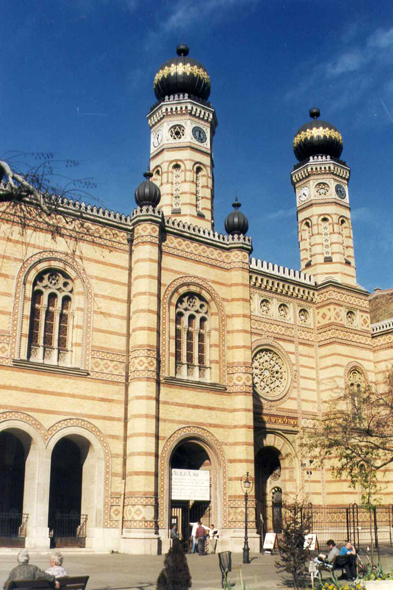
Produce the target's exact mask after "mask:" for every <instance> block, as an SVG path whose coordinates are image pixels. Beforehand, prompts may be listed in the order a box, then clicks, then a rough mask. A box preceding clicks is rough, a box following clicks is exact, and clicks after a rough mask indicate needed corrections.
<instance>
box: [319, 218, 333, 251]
mask: <svg viewBox="0 0 393 590" xmlns="http://www.w3.org/2000/svg"><path fill="white" fill-rule="evenodd" d="M321 228H322V241H323V254H324V257H325V262H331V258H332V250H331V246H330V222H329V219H328V217H322V219H321Z"/></svg>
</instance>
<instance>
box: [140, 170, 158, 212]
mask: <svg viewBox="0 0 393 590" xmlns="http://www.w3.org/2000/svg"><path fill="white" fill-rule="evenodd" d="M143 176H144V177H145V178H146V180H145V181H144V182H142V183H141V184H140V185H139V186H138V188H137V189H136V191H135V201H136V204H137V205H138V207H147V206H151V207H157V205H158V203H159V202H160V200H161V191H160V189H159V188H158V186H157V185H156V184H155V183H154V182H152V181H151V178H152V176H153V174H152V173H151V172H150V170H149V169H147V172H145V173H144V175H143Z"/></svg>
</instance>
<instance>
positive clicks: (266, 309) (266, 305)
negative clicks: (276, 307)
mask: <svg viewBox="0 0 393 590" xmlns="http://www.w3.org/2000/svg"><path fill="white" fill-rule="evenodd" d="M270 308H271V305H270V301H269V300H268V299H263V300H262V301H261V312H262V313H263V314H265V315H268V314H269V313H270Z"/></svg>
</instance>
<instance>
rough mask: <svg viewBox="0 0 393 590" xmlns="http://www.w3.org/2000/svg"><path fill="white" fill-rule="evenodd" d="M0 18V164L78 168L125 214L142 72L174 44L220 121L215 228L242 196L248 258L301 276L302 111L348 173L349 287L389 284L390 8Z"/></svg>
mask: <svg viewBox="0 0 393 590" xmlns="http://www.w3.org/2000/svg"><path fill="white" fill-rule="evenodd" d="M2 14H3V18H2V19H1V21H0V46H1V55H2V60H1V61H2V66H1V70H2V74H1V78H0V105H1V122H2V125H1V133H0V154H1V155H2V156H3V157H5V156H7V154H9V152H10V151H12V150H21V151H23V152H24V153H30V152H53V153H54V154H55V157H56V158H58V159H59V160H64V159H66V158H72V159H75V160H78V161H79V163H80V165H79V167H78V169H77V170H73V171H71V172H72V173H73V175H74V177H76V178H77V177H91V178H93V179H94V180H95V182H96V183H97V188H95V189H94V190H93V191H92V194H93V195H94V197H95V198H96V199H98V200H99V201H100V202H101V203H103V204H104V205H105V206H106V207H108V208H110V209H114V210H116V211H120V212H123V213H129V212H130V211H131V210H132V209H133V208H134V207H135V201H134V191H135V188H136V187H137V185H138V184H139V183H140V182H141V181H142V180H143V178H142V173H143V171H144V170H145V169H146V165H147V162H148V158H149V128H148V125H147V122H146V114H147V112H148V110H149V108H150V106H151V105H152V104H153V103H154V102H155V97H154V93H153V79H154V75H155V72H156V71H157V69H158V68H159V66H160V65H161V64H162V63H163V62H164V61H166V60H167V59H169V58H171V57H173V56H174V55H175V48H176V45H177V44H178V43H179V42H180V41H181V40H182V39H184V41H185V42H186V43H187V44H188V45H189V46H190V48H191V51H190V56H191V57H193V58H195V59H197V60H199V61H201V62H202V63H203V64H204V66H205V67H206V68H207V70H208V72H209V74H210V77H211V80H212V92H211V96H210V100H211V102H212V104H213V106H214V107H215V108H216V111H217V116H218V121H219V126H218V129H217V133H216V136H215V140H214V159H215V181H216V191H215V192H216V202H215V214H216V229H217V230H218V231H223V227H224V219H225V216H226V215H227V214H228V213H229V212H230V210H231V203H232V201H233V198H234V196H235V194H236V193H238V196H239V200H240V201H241V202H242V211H243V212H244V213H245V214H246V215H247V216H248V218H249V220H250V230H249V234H250V235H251V236H252V238H253V246H254V253H253V255H254V256H256V257H258V258H262V259H265V260H268V261H272V262H275V263H277V264H282V265H285V266H289V267H292V268H299V252H298V244H297V226H296V212H295V195H294V192H293V189H292V187H291V184H290V171H291V169H292V167H293V165H294V163H295V162H296V160H295V157H294V155H293V152H292V139H293V136H294V134H295V132H296V131H297V129H298V128H299V127H300V126H301V125H302V124H303V123H305V122H306V121H308V119H309V117H308V109H309V108H310V106H312V103H313V101H314V102H315V104H316V105H317V106H318V107H319V108H320V109H321V118H322V119H325V120H327V121H329V122H331V123H333V124H334V125H336V126H337V127H338V129H339V130H340V131H341V133H342V135H343V138H344V151H343V154H342V158H343V159H344V160H346V161H347V163H348V164H349V166H350V167H351V169H352V177H351V181H350V200H351V206H352V219H353V226H354V237H355V258H356V265H357V276H358V282H359V283H360V284H361V285H362V286H364V287H366V288H367V289H369V290H371V291H372V290H373V289H374V288H375V287H380V288H383V289H386V288H391V287H392V288H393V265H392V262H391V255H392V250H393V232H392V210H393V204H392V200H393V189H392V186H393V184H392V183H393V158H392V156H393V150H392V137H393V133H392V132H393V77H392V72H393V18H392V17H393V3H392V2H391V0H379V1H378V2H371V1H369V0H345V2H344V1H343V0H330V1H329V2H327V1H326V0H313V1H312V2H311V1H309V0H286V1H281V0H270V1H269V2H268V1H267V0H204V1H200V0H182V1H181V0H171V2H169V1H164V0H157V1H155V2H153V1H150V0H147V1H146V0H145V1H142V0H38V2H35V3H33V2H31V1H30V0H29V1H27V0H3V11H2ZM19 160H22V162H23V161H28V160H29V156H23V157H22V158H19ZM59 169H60V168H59ZM63 172H64V173H69V172H70V171H69V170H63ZM89 200H90V201H91V202H93V201H92V199H89Z"/></svg>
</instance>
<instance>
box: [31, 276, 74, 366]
mask: <svg viewBox="0 0 393 590" xmlns="http://www.w3.org/2000/svg"><path fill="white" fill-rule="evenodd" d="M72 297H73V282H72V279H71V278H70V277H69V276H68V275H67V274H66V273H64V272H63V271H60V270H55V269H50V270H45V271H42V272H41V273H40V274H39V275H38V276H37V278H36V279H35V281H34V283H33V293H32V302H31V314H30V332H29V352H28V359H29V360H31V361H35V362H42V363H47V364H52V365H65V366H69V365H71V354H72V344H71V343H72V338H71V336H72V324H73V311H72Z"/></svg>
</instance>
